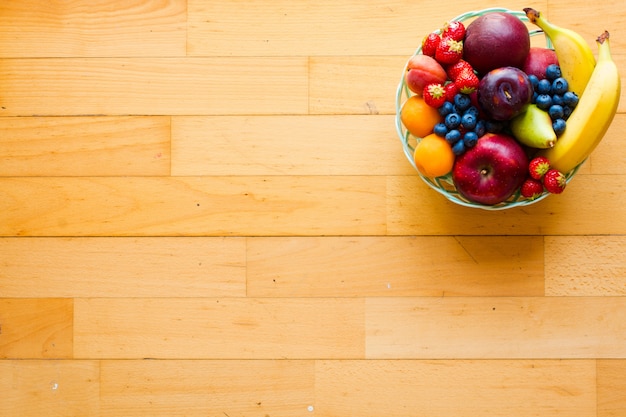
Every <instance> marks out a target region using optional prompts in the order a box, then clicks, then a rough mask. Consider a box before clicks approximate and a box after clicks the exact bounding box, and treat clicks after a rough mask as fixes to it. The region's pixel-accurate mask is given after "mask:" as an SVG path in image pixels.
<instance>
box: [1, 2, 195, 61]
mask: <svg viewBox="0 0 626 417" xmlns="http://www.w3.org/2000/svg"><path fill="white" fill-rule="evenodd" d="M186 12H187V10H186V2H185V1H184V0H174V1H168V2H154V1H146V0H124V1H119V0H118V1H109V0H79V1H67V0H63V1H53V2H44V3H42V2H40V1H37V0H20V1H3V2H2V4H0V27H2V36H0V57H11V58H15V57H75V56H156V55H159V56H183V55H185V50H186V36H185V25H186V20H187V13H186Z"/></svg>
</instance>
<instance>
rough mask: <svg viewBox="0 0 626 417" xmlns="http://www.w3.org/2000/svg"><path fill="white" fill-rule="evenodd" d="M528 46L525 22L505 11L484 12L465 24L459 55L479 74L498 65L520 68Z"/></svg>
mask: <svg viewBox="0 0 626 417" xmlns="http://www.w3.org/2000/svg"><path fill="white" fill-rule="evenodd" d="M529 50H530V35H529V34H528V29H527V28H526V25H525V24H524V23H523V22H522V21H521V20H519V19H518V18H517V17H515V16H513V15H511V14H509V13H503V12H491V13H487V14H484V15H482V16H480V17H478V18H477V19H476V20H474V21H473V22H472V23H470V24H469V25H468V26H467V30H466V33H465V41H464V42H463V51H464V52H463V57H464V59H465V60H466V61H467V62H469V63H470V64H472V67H474V69H475V70H476V71H477V72H478V73H479V74H481V75H483V74H486V73H488V72H489V71H491V70H492V69H495V68H500V67H509V66H510V67H517V68H522V66H523V65H524V61H525V60H526V55H528V51H529Z"/></svg>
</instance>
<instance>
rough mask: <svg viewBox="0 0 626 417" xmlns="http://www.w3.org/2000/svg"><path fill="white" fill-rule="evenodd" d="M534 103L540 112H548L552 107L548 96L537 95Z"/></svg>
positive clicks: (550, 98)
mask: <svg viewBox="0 0 626 417" xmlns="http://www.w3.org/2000/svg"><path fill="white" fill-rule="evenodd" d="M535 103H536V104H537V107H539V108H540V109H541V110H548V109H549V108H550V106H551V105H552V97H550V95H549V94H539V95H538V96H537V101H536V102H535Z"/></svg>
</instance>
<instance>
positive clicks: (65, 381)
mask: <svg viewBox="0 0 626 417" xmlns="http://www.w3.org/2000/svg"><path fill="white" fill-rule="evenodd" d="M0 375H1V376H2V377H1V378H0V389H1V390H2V394H3V395H1V396H0V408H1V409H2V412H3V413H5V414H6V415H23V416H41V415H47V416H68V417H80V416H97V415H99V411H100V393H99V389H100V364H99V363H98V362H97V361H73V360H61V361H59V360H54V361H46V360H3V361H0Z"/></svg>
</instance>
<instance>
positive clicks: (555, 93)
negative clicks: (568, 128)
mask: <svg viewBox="0 0 626 417" xmlns="http://www.w3.org/2000/svg"><path fill="white" fill-rule="evenodd" d="M528 79H529V80H530V82H531V84H532V86H533V89H534V94H533V98H532V103H534V104H536V105H537V107H539V108H540V109H541V110H544V111H546V112H548V114H549V115H550V118H551V119H552V128H553V129H554V133H556V135H557V136H560V135H561V134H562V133H563V131H565V121H566V120H567V119H568V118H569V116H570V114H572V111H573V110H574V108H575V107H576V105H577V104H578V95H576V93H574V92H573V91H569V84H568V83H567V80H566V79H565V78H563V77H562V76H561V68H560V67H559V66H558V65H556V64H552V65H549V66H548V67H547V68H546V78H544V79H542V80H540V79H538V78H537V77H536V76H535V75H529V76H528Z"/></svg>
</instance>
